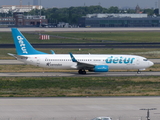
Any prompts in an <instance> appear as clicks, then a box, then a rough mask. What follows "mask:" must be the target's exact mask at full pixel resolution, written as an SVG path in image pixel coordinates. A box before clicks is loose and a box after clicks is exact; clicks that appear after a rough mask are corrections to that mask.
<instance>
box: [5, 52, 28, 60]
mask: <svg viewBox="0 0 160 120" xmlns="http://www.w3.org/2000/svg"><path fill="white" fill-rule="evenodd" d="M8 55H10V56H12V57H14V58H16V59H18V58H19V59H24V58H26V59H27V58H28V57H25V56H21V55H16V54H12V53H8Z"/></svg>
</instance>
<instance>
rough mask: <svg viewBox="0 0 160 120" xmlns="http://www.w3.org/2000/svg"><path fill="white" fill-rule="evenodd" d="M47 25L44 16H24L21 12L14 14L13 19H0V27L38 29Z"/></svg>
mask: <svg viewBox="0 0 160 120" xmlns="http://www.w3.org/2000/svg"><path fill="white" fill-rule="evenodd" d="M47 24H48V20H47V19H46V17H45V16H39V15H34V16H32V15H26V16H25V15H24V14H23V12H16V13H14V14H13V17H3V18H0V27H8V26H11V27H14V26H15V27H39V26H45V25H47Z"/></svg>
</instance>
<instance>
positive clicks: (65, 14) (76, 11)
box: [0, 5, 159, 24]
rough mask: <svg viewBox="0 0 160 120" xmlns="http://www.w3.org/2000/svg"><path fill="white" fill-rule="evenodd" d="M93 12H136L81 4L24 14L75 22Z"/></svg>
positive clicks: (152, 10)
mask: <svg viewBox="0 0 160 120" xmlns="http://www.w3.org/2000/svg"><path fill="white" fill-rule="evenodd" d="M141 11H142V13H147V14H148V15H149V16H153V15H158V14H159V13H158V9H141ZM93 13H136V11H135V9H119V8H118V7H116V6H115V7H114V6H112V7H110V8H104V7H102V6H100V5H97V6H81V7H69V8H49V9H45V8H43V9H42V10H41V11H40V10H37V9H35V10H32V11H30V12H29V13H24V14H25V15H40V14H41V15H45V16H46V18H47V19H48V22H49V23H58V22H66V23H69V24H77V23H78V18H80V17H82V16H86V15H87V14H93ZM11 15H12V13H11V12H9V13H8V14H4V13H0V16H1V17H8V16H11Z"/></svg>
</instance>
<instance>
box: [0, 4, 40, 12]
mask: <svg viewBox="0 0 160 120" xmlns="http://www.w3.org/2000/svg"><path fill="white" fill-rule="evenodd" d="M42 8H43V7H42V6H38V5H2V7H1V8H0V13H9V12H12V13H14V12H29V11H31V10H34V9H38V10H40V9H42Z"/></svg>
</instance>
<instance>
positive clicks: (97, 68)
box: [89, 65, 109, 72]
mask: <svg viewBox="0 0 160 120" xmlns="http://www.w3.org/2000/svg"><path fill="white" fill-rule="evenodd" d="M108 70H109V67H108V66H107V65H97V66H95V67H94V69H93V70H89V71H92V72H108Z"/></svg>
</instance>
